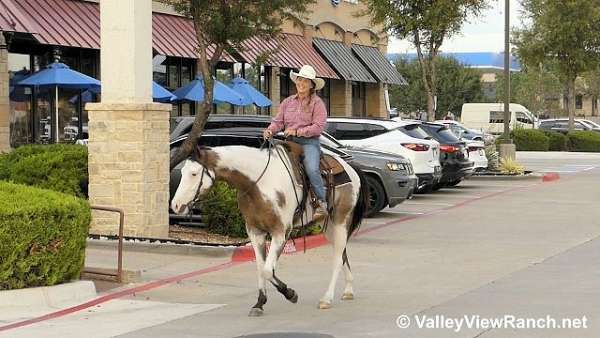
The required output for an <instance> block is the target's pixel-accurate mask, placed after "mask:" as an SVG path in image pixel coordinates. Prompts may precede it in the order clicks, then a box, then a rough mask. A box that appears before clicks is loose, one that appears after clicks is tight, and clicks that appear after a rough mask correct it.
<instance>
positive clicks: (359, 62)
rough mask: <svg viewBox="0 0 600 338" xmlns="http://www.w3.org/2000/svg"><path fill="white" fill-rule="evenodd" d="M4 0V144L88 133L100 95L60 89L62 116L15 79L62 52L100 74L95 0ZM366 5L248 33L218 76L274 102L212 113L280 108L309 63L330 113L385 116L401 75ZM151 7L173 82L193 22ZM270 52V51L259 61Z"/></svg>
mask: <svg viewBox="0 0 600 338" xmlns="http://www.w3.org/2000/svg"><path fill="white" fill-rule="evenodd" d="M0 1H1V3H0V31H2V34H0V35H1V37H0V84H1V85H2V88H3V89H2V90H0V151H1V150H3V149H4V150H6V149H8V144H10V146H11V147H16V146H19V145H22V144H27V143H50V142H53V139H54V138H53V137H52V135H54V133H55V132H57V133H58V137H59V140H60V141H61V142H71V141H73V140H75V139H76V138H80V137H82V136H83V135H84V133H85V132H86V129H87V113H86V111H85V110H84V109H83V107H84V105H85V103H86V102H93V101H96V100H97V99H98V98H97V95H96V94H94V93H91V92H81V91H78V90H68V89H61V90H60V91H59V100H58V109H59V117H58V121H54V120H55V117H54V114H52V113H51V112H53V111H54V109H55V107H54V104H55V103H54V99H53V97H54V96H53V92H52V91H49V90H40V89H35V88H34V89H31V88H22V87H18V86H15V85H16V83H18V82H19V81H20V80H21V79H23V78H24V77H26V76H27V75H28V74H31V73H32V72H35V71H39V70H40V69H42V68H43V67H45V66H46V65H48V64H49V63H51V62H53V61H54V60H56V59H59V60H60V61H61V62H63V63H65V64H67V65H68V66H70V67H71V68H73V69H75V70H78V71H80V72H82V73H85V74H87V75H90V76H92V77H95V78H99V77H100V70H99V67H100V61H99V59H100V51H99V48H100V22H99V21H100V19H99V18H100V11H99V4H98V1H97V0H96V1H92V0H28V1H18V0H0ZM361 6H362V5H361V4H359V3H358V1H356V0H345V1H337V0H336V1H332V0H319V1H317V3H316V4H315V5H313V6H312V8H310V14H309V15H308V17H307V18H298V19H299V20H295V21H293V22H291V21H290V22H285V23H284V25H283V27H282V30H283V34H282V35H281V37H280V38H279V39H278V41H263V40H261V39H259V38H251V39H249V40H248V41H246V42H245V43H244V49H243V50H241V51H237V52H234V53H224V55H223V57H222V58H221V61H220V63H219V65H218V69H217V70H216V74H215V75H216V76H217V78H218V79H219V80H221V81H223V82H227V81H229V80H231V79H232V78H234V77H236V76H242V77H245V78H246V79H248V80H249V81H250V82H251V83H252V84H253V85H254V86H256V87H257V88H259V89H260V90H261V91H262V92H264V93H265V94H266V95H267V96H269V97H270V98H271V99H272V101H273V102H274V105H273V106H272V107H271V108H269V109H257V108H255V107H243V108H240V107H235V108H234V107H232V106H230V105H226V104H223V105H217V106H215V111H216V113H235V114H275V113H276V112H277V110H278V106H279V102H281V100H283V99H284V98H285V97H287V96H288V95H291V94H293V93H294V91H295V87H294V86H293V84H292V83H291V81H290V79H289V72H290V70H292V69H298V68H300V67H301V66H302V65H303V64H311V65H313V66H314V67H315V68H316V70H317V75H318V76H320V77H323V78H324V79H326V86H325V88H324V89H323V90H322V91H320V92H319V95H320V96H321V97H322V98H323V100H324V101H325V103H326V105H327V107H328V111H329V113H330V114H331V115H335V116H374V117H386V116H387V114H388V113H387V104H386V101H385V97H386V95H385V91H386V89H387V86H389V85H401V84H403V83H404V79H403V78H402V77H401V76H400V74H398V73H397V72H396V70H395V68H394V67H393V66H392V65H390V63H389V62H388V61H387V59H386V58H385V55H386V50H387V36H385V34H383V35H382V34H381V33H378V31H379V29H378V28H372V27H371V24H370V20H369V18H367V17H355V15H354V14H355V13H356V12H357V11H359V10H360V9H361V8H362V7H361ZM153 12H154V13H153V18H152V40H153V41H152V44H153V46H152V48H153V55H154V57H153V65H154V66H153V68H154V69H153V78H154V80H155V81H156V82H158V83H159V84H161V85H163V86H164V87H166V88H168V89H171V90H174V89H176V88H178V87H181V86H183V85H185V84H186V83H188V82H189V81H191V80H192V79H193V78H194V77H195V74H196V53H195V51H194V46H195V37H194V31H193V24H192V22H191V21H190V20H188V19H186V18H184V17H181V16H179V15H177V14H176V13H174V12H173V11H172V10H171V9H170V8H168V7H166V6H164V5H163V4H161V3H158V2H155V3H153ZM2 38H3V39H4V41H2V40H1V39H2ZM265 52H271V53H272V55H271V56H270V57H269V59H268V60H267V61H266V62H264V63H262V64H260V65H258V64H257V61H258V60H259V59H260V56H261V55H263V54H264V53H265ZM100 80H102V79H100ZM7 83H8V85H7ZM4 88H6V90H5V89H4ZM195 111H196V104H193V103H192V104H190V103H183V104H175V105H173V110H172V113H171V115H172V116H180V115H193V114H195Z"/></svg>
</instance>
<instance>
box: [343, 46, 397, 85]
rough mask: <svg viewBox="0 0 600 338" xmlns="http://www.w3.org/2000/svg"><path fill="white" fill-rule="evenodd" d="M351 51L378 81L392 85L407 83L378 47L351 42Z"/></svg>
mask: <svg viewBox="0 0 600 338" xmlns="http://www.w3.org/2000/svg"><path fill="white" fill-rule="evenodd" d="M352 51H353V52H354V53H355V54H356V56H357V57H358V59H359V60H361V61H362V63H363V64H364V65H365V66H366V67H367V68H368V69H369V70H370V71H371V73H372V74H373V75H375V78H377V79H378V80H379V81H381V82H383V83H386V84H392V85H407V84H408V83H407V82H406V80H405V79H404V78H403V77H402V75H400V73H398V71H397V70H396V67H394V66H393V65H392V64H391V63H390V61H389V60H388V59H386V58H385V56H383V54H381V52H380V51H379V49H377V48H375V47H369V46H363V45H357V44H353V45H352Z"/></svg>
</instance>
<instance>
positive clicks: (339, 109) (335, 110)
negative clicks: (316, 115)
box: [330, 80, 352, 117]
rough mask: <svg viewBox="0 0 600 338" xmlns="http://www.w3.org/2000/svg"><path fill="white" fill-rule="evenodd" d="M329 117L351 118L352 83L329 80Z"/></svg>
mask: <svg viewBox="0 0 600 338" xmlns="http://www.w3.org/2000/svg"><path fill="white" fill-rule="evenodd" d="M330 99H331V113H330V114H331V116H337V117H350V116H352V82H350V81H346V80H331V93H330Z"/></svg>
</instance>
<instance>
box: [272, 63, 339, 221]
mask: <svg viewBox="0 0 600 338" xmlns="http://www.w3.org/2000/svg"><path fill="white" fill-rule="evenodd" d="M290 78H291V79H292V81H293V82H294V83H295V84H296V91H297V94H295V95H292V96H290V97H288V98H286V99H285V100H283V102H281V105H280V106H279V113H278V114H277V116H275V118H274V119H273V121H272V122H271V124H270V125H269V127H268V128H267V129H265V131H264V132H263V136H264V138H265V139H270V138H271V137H272V136H273V134H274V133H277V132H278V131H280V130H282V129H284V134H285V136H286V137H290V138H291V141H293V142H296V143H298V144H300V145H301V146H302V148H303V149H304V168H305V170H306V175H307V176H308V180H309V181H310V185H311V186H312V188H313V191H314V192H315V194H316V195H317V200H318V206H317V208H316V209H315V213H314V215H313V218H314V219H315V220H318V219H322V218H324V217H325V216H326V215H327V201H326V200H325V187H324V186H323V179H322V178H321V174H320V172H319V171H320V170H319V159H320V157H321V145H320V143H319V136H320V135H321V133H323V129H324V128H325V123H326V121H327V109H326V108H325V104H324V103H323V100H321V98H320V97H319V96H317V95H316V94H315V92H316V91H317V90H320V89H322V88H323V86H324V85H325V81H324V80H323V79H321V78H318V77H317V76H316V72H315V70H314V68H313V67H311V66H309V65H304V66H302V68H300V71H299V72H298V73H296V72H294V71H291V72H290Z"/></svg>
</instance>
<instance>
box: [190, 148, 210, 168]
mask: <svg viewBox="0 0 600 338" xmlns="http://www.w3.org/2000/svg"><path fill="white" fill-rule="evenodd" d="M210 150H211V148H210V147H206V146H201V145H199V146H196V147H194V153H193V154H192V159H193V160H194V161H196V162H198V163H200V164H202V165H207V164H208V162H209V157H210V154H208V151H210Z"/></svg>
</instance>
